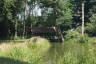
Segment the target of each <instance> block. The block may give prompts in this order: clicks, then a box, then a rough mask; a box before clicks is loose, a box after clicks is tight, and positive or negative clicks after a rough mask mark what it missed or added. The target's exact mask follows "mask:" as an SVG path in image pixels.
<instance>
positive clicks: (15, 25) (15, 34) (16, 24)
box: [15, 19, 18, 38]
mask: <svg viewBox="0 0 96 64" xmlns="http://www.w3.org/2000/svg"><path fill="white" fill-rule="evenodd" d="M17 25H18V24H17V19H16V21H15V38H17Z"/></svg>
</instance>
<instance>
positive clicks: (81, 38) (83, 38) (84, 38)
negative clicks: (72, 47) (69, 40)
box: [77, 35, 89, 43]
mask: <svg viewBox="0 0 96 64" xmlns="http://www.w3.org/2000/svg"><path fill="white" fill-rule="evenodd" d="M88 39H89V37H88V36H87V35H85V36H80V37H79V38H78V39H77V41H78V42H79V43H88Z"/></svg>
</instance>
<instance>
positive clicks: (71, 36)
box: [65, 30, 81, 40]
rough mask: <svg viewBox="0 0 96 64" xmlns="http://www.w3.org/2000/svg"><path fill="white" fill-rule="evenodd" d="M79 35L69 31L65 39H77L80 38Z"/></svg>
mask: <svg viewBox="0 0 96 64" xmlns="http://www.w3.org/2000/svg"><path fill="white" fill-rule="evenodd" d="M80 36H81V34H80V33H79V32H77V31H75V30H69V31H67V34H66V35H65V39H66V40H69V39H73V38H78V37H80Z"/></svg>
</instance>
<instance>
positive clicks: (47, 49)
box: [0, 38, 96, 64]
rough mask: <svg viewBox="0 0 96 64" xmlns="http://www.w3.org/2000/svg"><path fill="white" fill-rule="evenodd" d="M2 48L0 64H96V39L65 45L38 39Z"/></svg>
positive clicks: (77, 40) (79, 40)
mask: <svg viewBox="0 0 96 64" xmlns="http://www.w3.org/2000/svg"><path fill="white" fill-rule="evenodd" d="M36 42H37V43H36ZM0 46H1V48H0V64H96V61H95V60H96V38H88V39H85V40H81V39H70V40H68V41H66V42H65V43H49V42H48V41H47V40H45V39H37V41H32V42H31V41H26V42H25V43H17V44H4V45H3V44H2V45H0Z"/></svg>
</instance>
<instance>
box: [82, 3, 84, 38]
mask: <svg viewBox="0 0 96 64" xmlns="http://www.w3.org/2000/svg"><path fill="white" fill-rule="evenodd" d="M83 35H84V2H82V36H83Z"/></svg>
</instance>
